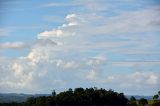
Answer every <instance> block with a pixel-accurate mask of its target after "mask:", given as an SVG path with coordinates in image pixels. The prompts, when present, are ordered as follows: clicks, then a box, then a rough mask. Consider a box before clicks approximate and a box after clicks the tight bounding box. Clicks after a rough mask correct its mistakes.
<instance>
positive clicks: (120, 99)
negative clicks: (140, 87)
mask: <svg viewBox="0 0 160 106" xmlns="http://www.w3.org/2000/svg"><path fill="white" fill-rule="evenodd" d="M147 104H148V101H147V100H146V99H141V100H139V101H138V102H137V100H136V99H135V98H134V97H131V98H130V100H128V99H127V98H126V97H125V96H124V94H123V93H117V92H114V91H113V90H105V89H102V88H101V89H97V88H95V87H94V88H86V89H83V88H75V89H74V90H72V89H69V90H67V91H64V92H61V93H59V94H56V92H55V91H54V90H53V92H52V95H51V96H41V97H30V98H28V99H27V101H26V102H23V103H15V102H13V103H1V104H0V106H146V105H147ZM154 106H160V105H154Z"/></svg>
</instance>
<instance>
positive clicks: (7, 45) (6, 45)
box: [0, 42, 27, 49]
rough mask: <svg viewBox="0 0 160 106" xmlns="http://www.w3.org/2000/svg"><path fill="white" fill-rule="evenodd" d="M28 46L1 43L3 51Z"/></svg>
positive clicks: (17, 43)
mask: <svg viewBox="0 0 160 106" xmlns="http://www.w3.org/2000/svg"><path fill="white" fill-rule="evenodd" d="M26 47H27V45H26V44H25V43H24V42H4V43H0V48H1V49H23V48H26Z"/></svg>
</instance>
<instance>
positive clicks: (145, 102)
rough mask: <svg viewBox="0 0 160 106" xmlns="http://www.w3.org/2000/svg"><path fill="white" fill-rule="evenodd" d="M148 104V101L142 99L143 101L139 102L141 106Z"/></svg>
mask: <svg viewBox="0 0 160 106" xmlns="http://www.w3.org/2000/svg"><path fill="white" fill-rule="evenodd" d="M147 104H148V101H147V99H144V98H141V99H140V100H139V105H140V106H146V105H147Z"/></svg>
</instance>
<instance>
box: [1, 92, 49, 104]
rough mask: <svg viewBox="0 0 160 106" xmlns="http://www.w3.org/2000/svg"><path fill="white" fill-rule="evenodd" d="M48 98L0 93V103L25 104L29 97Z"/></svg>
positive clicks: (35, 95) (36, 95)
mask: <svg viewBox="0 0 160 106" xmlns="http://www.w3.org/2000/svg"><path fill="white" fill-rule="evenodd" d="M38 96H50V94H22V93H21V94H18V93H0V103H9V102H18V103H20V102H25V101H26V100H27V98H29V97H38Z"/></svg>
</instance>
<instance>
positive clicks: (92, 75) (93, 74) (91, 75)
mask: <svg viewBox="0 0 160 106" xmlns="http://www.w3.org/2000/svg"><path fill="white" fill-rule="evenodd" d="M97 76H98V73H97V72H96V71H95V70H91V71H90V72H89V73H88V75H87V76H86V79H87V80H96V79H97Z"/></svg>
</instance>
